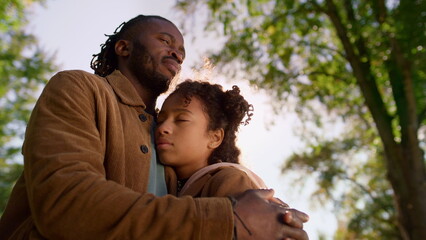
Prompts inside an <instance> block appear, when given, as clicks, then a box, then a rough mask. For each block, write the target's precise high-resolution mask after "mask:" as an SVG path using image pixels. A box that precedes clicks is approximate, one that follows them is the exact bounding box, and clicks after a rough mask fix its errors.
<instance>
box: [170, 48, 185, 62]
mask: <svg viewBox="0 0 426 240" xmlns="http://www.w3.org/2000/svg"><path fill="white" fill-rule="evenodd" d="M169 54H170V55H171V56H172V57H173V58H174V59H176V61H177V62H178V63H179V64H182V63H183V59H184V55H183V53H182V52H181V51H179V50H176V49H171V50H170V53H169Z"/></svg>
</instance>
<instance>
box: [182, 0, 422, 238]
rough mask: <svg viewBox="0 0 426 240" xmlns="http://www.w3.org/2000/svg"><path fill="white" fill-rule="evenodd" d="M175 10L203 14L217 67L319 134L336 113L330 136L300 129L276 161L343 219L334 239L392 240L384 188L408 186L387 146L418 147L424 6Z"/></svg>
mask: <svg viewBox="0 0 426 240" xmlns="http://www.w3.org/2000/svg"><path fill="white" fill-rule="evenodd" d="M176 6H177V8H178V9H180V10H182V11H183V12H184V13H185V14H186V16H188V15H190V14H191V13H192V14H193V13H194V12H200V8H203V7H206V8H207V12H208V14H207V19H206V20H207V25H206V30H207V31H217V30H218V29H219V33H220V34H223V35H224V37H225V44H224V46H223V47H222V48H221V49H220V50H219V51H214V52H211V53H210V55H211V60H212V61H213V62H214V63H215V64H217V65H218V67H220V69H221V70H223V71H224V72H227V73H229V74H230V75H231V76H235V74H237V73H239V72H243V73H246V75H245V77H246V78H247V79H249V81H250V82H251V83H252V84H254V85H257V86H259V87H261V88H264V89H267V90H269V91H270V93H271V95H273V96H274V97H276V98H277V99H278V100H280V101H281V102H282V103H283V104H285V103H286V100H287V99H288V98H289V97H290V96H291V97H296V98H297V99H298V105H297V106H296V108H295V110H296V111H297V112H298V113H299V114H300V117H301V118H302V119H304V120H305V122H306V123H310V122H313V123H315V124H316V126H317V127H318V128H320V129H321V128H323V127H324V126H325V125H324V120H325V119H330V118H333V116H339V117H337V118H338V119H339V118H340V121H342V122H343V123H344V124H345V126H344V127H342V128H341V129H340V132H339V137H334V138H332V139H327V138H324V137H323V135H324V132H330V129H323V131H322V132H319V133H318V131H300V132H299V134H300V135H301V136H302V137H303V138H304V139H306V143H307V146H308V147H307V149H306V151H305V152H303V153H295V154H294V155H293V156H291V157H290V158H289V159H288V161H287V162H286V163H285V165H283V171H289V170H298V171H300V170H301V171H305V172H306V173H309V174H312V175H313V176H317V179H318V191H317V192H316V193H315V195H316V196H317V197H319V198H320V199H323V200H329V199H333V200H334V201H335V202H336V206H337V207H338V209H339V211H340V215H339V216H340V218H341V220H342V221H343V222H344V223H346V229H345V230H344V231H342V229H339V232H338V233H337V234H336V238H338V239H342V238H345V237H346V238H348V239H349V238H351V237H352V238H353V239H374V238H380V239H399V238H402V237H403V236H404V234H405V233H404V232H401V231H400V229H397V225H398V224H403V223H398V221H397V218H396V210H395V209H396V208H395V204H394V202H395V192H394V191H391V190H389V189H392V188H393V189H394V190H395V189H396V190H398V191H399V190H401V189H403V187H405V186H406V185H409V184H407V183H406V182H405V180H404V179H401V178H399V179H397V177H400V176H402V175H403V174H402V173H401V171H405V170H399V169H404V167H402V166H405V165H404V163H403V162H411V160H412V159H408V157H407V159H404V158H399V159H398V160H397V161H393V160H392V158H393V157H394V156H393V154H392V153H391V151H390V149H399V147H402V148H403V149H404V150H403V152H404V153H412V152H416V151H417V152H422V151H421V150H420V151H419V150H418V149H420V148H422V149H423V150H424V149H425V147H426V142H425V128H426V127H425V123H426V118H425V116H426V72H425V71H426V61H425V60H426V59H425V58H426V46H425V42H426V3H425V1H424V0H416V1H398V0H395V1H384V0H377V1H360V0H343V1H337V0H324V1H321V0H303V1H293V0H257V1H254V0H237V1H219V0H180V1H177V4H176ZM318 102H319V103H321V106H323V107H325V109H326V112H325V113H324V112H323V111H322V110H323V109H324V108H322V107H318ZM413 116H415V117H414V118H413ZM410 134H411V135H410ZM408 136H411V137H408ZM416 136H418V137H419V138H418V139H417V137H416ZM413 139H414V140H413ZM410 141H411V143H410ZM410 146H411V148H410ZM413 149H414V150H413ZM413 155H415V154H414V153H413ZM395 158H396V157H395ZM420 158H421V160H420V164H419V162H416V164H418V165H417V166H419V172H420V174H422V173H421V172H422V171H424V164H425V160H424V156H423V155H422V156H420ZM413 159H414V160H413V162H415V161H416V160H415V158H414V157H413ZM393 164H396V165H393ZM398 164H399V165H398ZM395 166H396V167H395ZM398 166H401V167H398ZM385 169H386V170H387V171H386V170H385ZM392 169H393V170H392ZM395 169H396V170H395ZM406 172H410V170H406ZM405 174H406V173H405ZM413 174H414V172H413ZM301 175H303V176H306V174H301ZM406 175H407V174H406ZM406 175H405V176H406ZM389 179H391V180H392V179H394V181H393V182H392V181H390V182H389ZM395 179H397V180H395ZM407 181H408V180H407ZM421 181H423V182H424V181H425V179H424V174H423V180H421ZM390 183H392V184H390ZM342 186H343V187H342ZM401 186H402V187H401ZM423 188H424V187H423ZM338 193H341V194H338ZM402 193H405V192H404V191H402ZM398 195H399V196H402V195H404V194H402V195H401V194H400V193H398ZM406 195H408V196H407V198H410V194H406ZM423 209H424V205H423ZM400 214H401V212H400ZM406 225H407V224H406ZM408 225H410V224H408Z"/></svg>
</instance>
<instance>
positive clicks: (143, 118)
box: [139, 114, 148, 122]
mask: <svg viewBox="0 0 426 240" xmlns="http://www.w3.org/2000/svg"><path fill="white" fill-rule="evenodd" d="M139 119H140V120H141V121H142V122H145V121H146V120H148V118H147V117H146V116H145V114H140V115H139Z"/></svg>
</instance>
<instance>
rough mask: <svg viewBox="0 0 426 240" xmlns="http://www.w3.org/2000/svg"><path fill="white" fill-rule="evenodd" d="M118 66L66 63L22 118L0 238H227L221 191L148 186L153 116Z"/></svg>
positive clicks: (228, 216) (228, 214)
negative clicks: (195, 194)
mask: <svg viewBox="0 0 426 240" xmlns="http://www.w3.org/2000/svg"><path fill="white" fill-rule="evenodd" d="M144 109H145V105H144V103H143V102H142V100H141V98H140V97H139V95H138V94H137V92H136V90H135V89H134V87H133V86H132V84H131V83H130V81H129V80H128V79H126V78H125V77H124V76H123V75H122V74H121V73H120V72H119V71H115V72H114V73H112V74H111V75H109V76H107V77H106V78H102V77H99V76H96V75H93V74H90V73H87V72H83V71H64V72H60V73H58V74H57V75H55V76H54V77H53V78H52V79H51V80H50V81H49V83H48V84H47V85H46V87H45V89H44V91H43V93H42V94H41V96H40V98H39V100H38V102H37V104H36V106H35V108H34V110H33V113H32V116H31V119H30V121H29V124H28V127H27V131H26V136H25V142H24V146H23V155H24V174H23V176H22V177H21V178H20V179H19V181H18V182H17V184H16V186H15V188H14V190H13V192H12V194H11V197H10V200H9V204H8V206H7V208H6V210H5V212H4V214H3V216H2V218H1V221H0V239H2V240H4V239H53V240H60V239H72V240H83V239H90V240H95V239H102V240H103V239H120V240H121V239H203V240H205V239H212V240H213V239H215V240H216V239H231V238H232V229H233V215H232V207H231V204H230V201H229V200H228V199H226V198H209V199H205V198H204V199H193V198H191V197H182V198H176V197H173V196H171V195H167V196H165V197H155V196H153V195H152V194H148V193H146V191H147V184H148V183H147V182H148V173H149V165H150V158H151V152H152V151H151V147H152V146H151V145H150V142H151V141H150V138H151V136H150V128H151V124H152V122H153V117H152V116H151V115H149V114H147V113H146V112H145V111H144Z"/></svg>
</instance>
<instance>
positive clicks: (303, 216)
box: [292, 209, 309, 223]
mask: <svg viewBox="0 0 426 240" xmlns="http://www.w3.org/2000/svg"><path fill="white" fill-rule="evenodd" d="M292 211H293V213H295V214H296V216H297V218H299V219H300V220H301V221H302V222H304V223H305V222H307V221H309V215H308V214H306V213H304V212H301V211H299V210H296V209H292Z"/></svg>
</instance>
